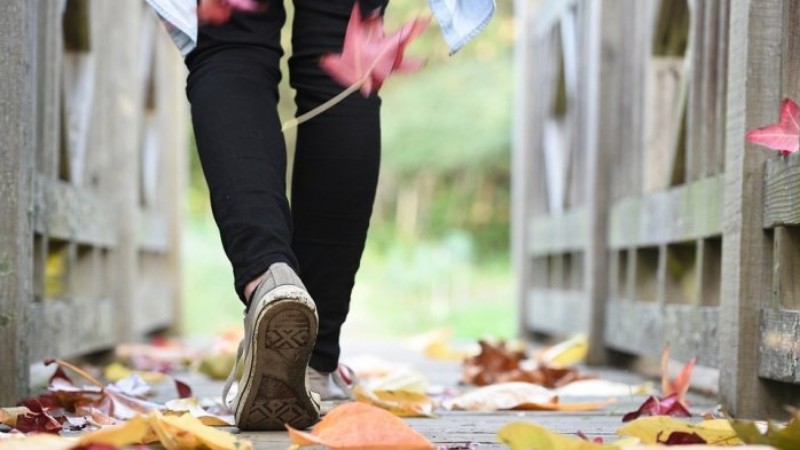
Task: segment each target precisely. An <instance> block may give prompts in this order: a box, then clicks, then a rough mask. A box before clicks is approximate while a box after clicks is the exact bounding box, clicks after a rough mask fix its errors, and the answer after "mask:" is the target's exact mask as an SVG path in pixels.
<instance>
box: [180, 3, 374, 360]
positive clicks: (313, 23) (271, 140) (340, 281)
mask: <svg viewBox="0 0 800 450" xmlns="http://www.w3.org/2000/svg"><path fill="white" fill-rule="evenodd" d="M373 1H374V0H373ZM362 3H363V2H362ZM294 4H295V18H294V24H293V31H292V56H291V58H289V75H290V84H291V86H292V87H293V88H294V89H295V90H296V97H295V103H296V105H297V113H298V114H302V113H304V112H306V111H309V110H311V109H313V108H314V107H316V106H317V105H319V104H321V103H323V102H325V101H326V100H328V99H329V98H331V97H333V96H334V95H336V94H337V93H339V92H341V91H342V90H343V87H342V86H340V85H338V84H337V83H336V82H334V81H333V80H332V79H331V78H330V77H329V76H327V75H326V74H325V73H324V72H323V71H322V70H321V69H320V67H319V59H320V57H321V55H322V54H324V53H326V52H334V53H339V52H341V49H342V43H343V40H344V33H345V28H346V26H347V22H348V20H349V17H350V13H351V10H352V8H353V0H295V1H294ZM285 20H286V13H285V10H284V6H283V4H282V1H281V0H270V1H269V2H268V8H267V10H266V11H265V12H263V13H256V14H249V13H241V14H234V16H233V18H232V20H231V21H230V22H228V23H226V24H224V25H221V26H212V25H204V26H201V27H200V31H199V36H198V45H197V47H196V48H195V49H194V50H193V51H192V52H191V53H190V54H189V55H188V56H187V58H186V65H187V67H188V68H189V72H190V73H189V78H188V83H187V95H188V98H189V101H190V102H191V111H192V121H193V124H194V132H195V137H196V140H197V148H198V151H199V154H200V161H201V163H202V166H203V172H204V173H205V177H206V181H207V183H208V186H209V190H210V192H211V207H212V211H213V214H214V218H215V220H216V222H217V225H218V227H219V231H220V235H221V237H222V244H223V246H224V249H225V252H226V254H227V256H228V258H229V259H230V261H231V264H232V265H233V273H234V283H235V288H236V292H237V293H238V295H239V297H240V298H241V299H242V300H244V293H243V291H244V288H245V285H247V284H248V283H249V282H250V281H251V280H253V279H255V278H257V277H258V276H260V275H261V274H262V273H263V272H264V271H266V269H267V268H269V266H270V265H271V264H273V263H275V262H285V263H288V264H289V265H290V266H292V267H293V268H294V269H295V271H296V272H297V273H298V274H299V275H300V278H301V279H302V280H303V282H304V283H305V285H306V287H307V289H308V291H309V293H310V294H311V296H312V297H313V298H314V300H315V302H316V303H317V308H318V311H319V318H320V321H319V334H318V340H317V344H316V347H315V348H314V353H313V355H312V358H311V362H310V365H311V366H312V367H314V368H315V369H317V370H321V371H332V370H334V369H335V368H336V365H337V364H338V359H339V333H340V329H341V326H342V324H343V323H344V321H345V318H346V316H347V312H348V309H349V303H350V294H351V291H352V289H353V283H354V278H355V274H356V271H357V270H358V266H359V262H360V259H361V254H362V252H363V249H364V242H365V240H366V235H367V227H368V224H369V218H370V215H371V213H372V205H373V202H374V199H375V188H376V184H377V179H378V167H379V162H380V118H379V110H380V99H379V98H378V97H377V96H376V95H373V96H371V97H369V98H365V97H363V96H362V95H361V94H360V93H356V94H353V95H350V96H349V97H348V98H347V99H345V100H344V101H343V102H341V103H340V104H338V105H337V106H335V107H334V108H332V109H330V110H328V111H326V112H325V113H324V114H322V115H320V116H317V117H315V118H314V119H312V120H310V121H309V122H306V123H304V124H302V125H300V127H299V129H298V131H297V133H298V134H297V147H296V150H295V160H294V172H293V176H292V187H291V208H290V206H289V201H288V200H287V196H286V159H287V157H286V145H285V142H284V137H283V134H282V133H281V124H280V121H279V118H278V113H277V102H278V87H277V86H278V82H279V81H280V79H281V71H280V67H279V62H280V59H281V56H282V55H283V50H282V48H281V44H280V32H281V28H282V27H283V24H284V22H285Z"/></svg>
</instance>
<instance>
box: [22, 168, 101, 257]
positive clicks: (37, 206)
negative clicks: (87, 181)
mask: <svg viewBox="0 0 800 450" xmlns="http://www.w3.org/2000/svg"><path fill="white" fill-rule="evenodd" d="M33 223H34V231H36V232H37V233H39V234H42V235H47V236H49V237H51V238H56V239H61V240H64V241H74V242H80V243H85V244H93V245H98V246H105V247H111V246H114V245H115V244H116V233H115V231H114V229H115V226H116V211H114V208H113V207H112V205H111V204H109V203H108V202H107V201H105V200H104V199H102V198H100V197H99V196H98V195H97V194H95V193H93V192H90V191H86V190H82V189H79V188H78V187H76V186H74V185H72V184H69V183H66V182H63V181H59V180H54V179H52V178H50V177H46V176H42V175H37V176H35V177H34V180H33Z"/></svg>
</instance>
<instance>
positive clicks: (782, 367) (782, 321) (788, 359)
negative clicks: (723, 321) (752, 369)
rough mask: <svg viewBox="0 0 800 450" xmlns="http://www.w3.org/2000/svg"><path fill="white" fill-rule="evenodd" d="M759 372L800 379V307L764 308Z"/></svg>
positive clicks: (790, 380) (787, 379)
mask: <svg viewBox="0 0 800 450" xmlns="http://www.w3.org/2000/svg"><path fill="white" fill-rule="evenodd" d="M760 316H761V324H760V328H759V337H760V339H759V341H760V346H759V354H760V358H759V364H758V375H759V376H762V377H764V378H770V379H772V380H777V381H783V382H786V383H796V384H797V383H800V311H798V310H788V309H771V308H765V309H762V310H761V315H760Z"/></svg>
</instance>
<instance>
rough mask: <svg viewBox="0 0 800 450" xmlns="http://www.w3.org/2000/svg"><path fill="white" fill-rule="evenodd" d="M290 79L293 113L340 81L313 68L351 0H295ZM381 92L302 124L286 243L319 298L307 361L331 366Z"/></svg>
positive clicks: (334, 45) (360, 240)
mask: <svg viewBox="0 0 800 450" xmlns="http://www.w3.org/2000/svg"><path fill="white" fill-rule="evenodd" d="M294 3H295V19H294V25H293V27H294V28H293V29H294V32H293V37H292V46H293V48H292V57H291V58H290V60H289V69H290V74H291V83H292V86H293V87H294V88H295V89H296V90H297V97H296V103H297V109H298V111H297V112H298V114H302V113H304V112H307V111H308V110H310V109H313V108H314V107H316V106H317V105H319V104H321V103H323V102H325V101H326V100H328V99H329V98H331V97H333V96H334V95H336V94H338V93H339V92H341V91H342V90H343V87H342V86H340V85H338V84H337V83H336V82H334V81H333V80H332V79H331V78H330V77H328V76H327V75H326V74H325V73H324V72H323V71H322V70H321V69H320V67H319V58H320V56H321V55H322V54H323V53H325V52H340V51H341V48H342V43H343V41H344V33H345V29H346V27H347V22H348V20H349V18H350V13H351V11H352V8H353V0H295V2H294ZM379 112H380V99H379V98H378V97H377V95H373V96H371V97H369V98H364V97H363V96H361V94H360V93H356V94H353V95H351V96H350V97H348V98H347V99H345V100H344V101H343V102H342V103H340V104H338V105H337V106H335V107H334V108H332V109H331V110H329V111H326V112H325V113H324V114H322V115H320V116H317V117H315V118H314V119H312V120H310V121H308V122H306V123H304V124H302V125H300V127H299V129H298V132H297V149H296V154H295V162H294V173H293V179H292V215H293V219H294V225H295V230H294V239H293V241H292V248H293V249H294V253H295V254H296V255H297V258H298V262H299V264H300V277H301V278H302V279H303V282H304V283H305V284H306V287H307V288H308V290H309V293H310V294H311V296H312V297H313V298H314V300H315V302H316V303H317V309H318V311H319V335H318V337H317V344H316V346H315V348H314V353H313V354H312V357H311V362H310V365H311V367H313V368H314V369H317V370H319V371H323V372H331V371H333V370H335V369H336V366H337V364H338V360H339V333H340V330H341V326H342V324H343V323H344V321H345V318H346V317H347V312H348V309H349V304H350V294H351V291H352V289H353V283H354V279H355V274H356V271H357V270H358V267H359V263H360V260H361V253H362V251H363V250H364V242H365V240H366V235H367V227H368V225H369V218H370V215H371V214H372V205H373V201H374V199H375V189H376V185H377V181H378V169H379V162H380V117H379Z"/></svg>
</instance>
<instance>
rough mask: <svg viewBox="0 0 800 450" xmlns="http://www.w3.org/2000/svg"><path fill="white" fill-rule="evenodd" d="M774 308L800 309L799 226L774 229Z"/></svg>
mask: <svg viewBox="0 0 800 450" xmlns="http://www.w3.org/2000/svg"><path fill="white" fill-rule="evenodd" d="M774 233H775V234H774V240H775V251H774V255H775V263H774V264H773V268H774V269H773V289H772V291H773V299H772V302H771V304H770V306H771V307H774V308H785V309H800V258H799V257H798V255H799V254H800V228H787V227H778V228H776V229H775V231H774Z"/></svg>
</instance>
